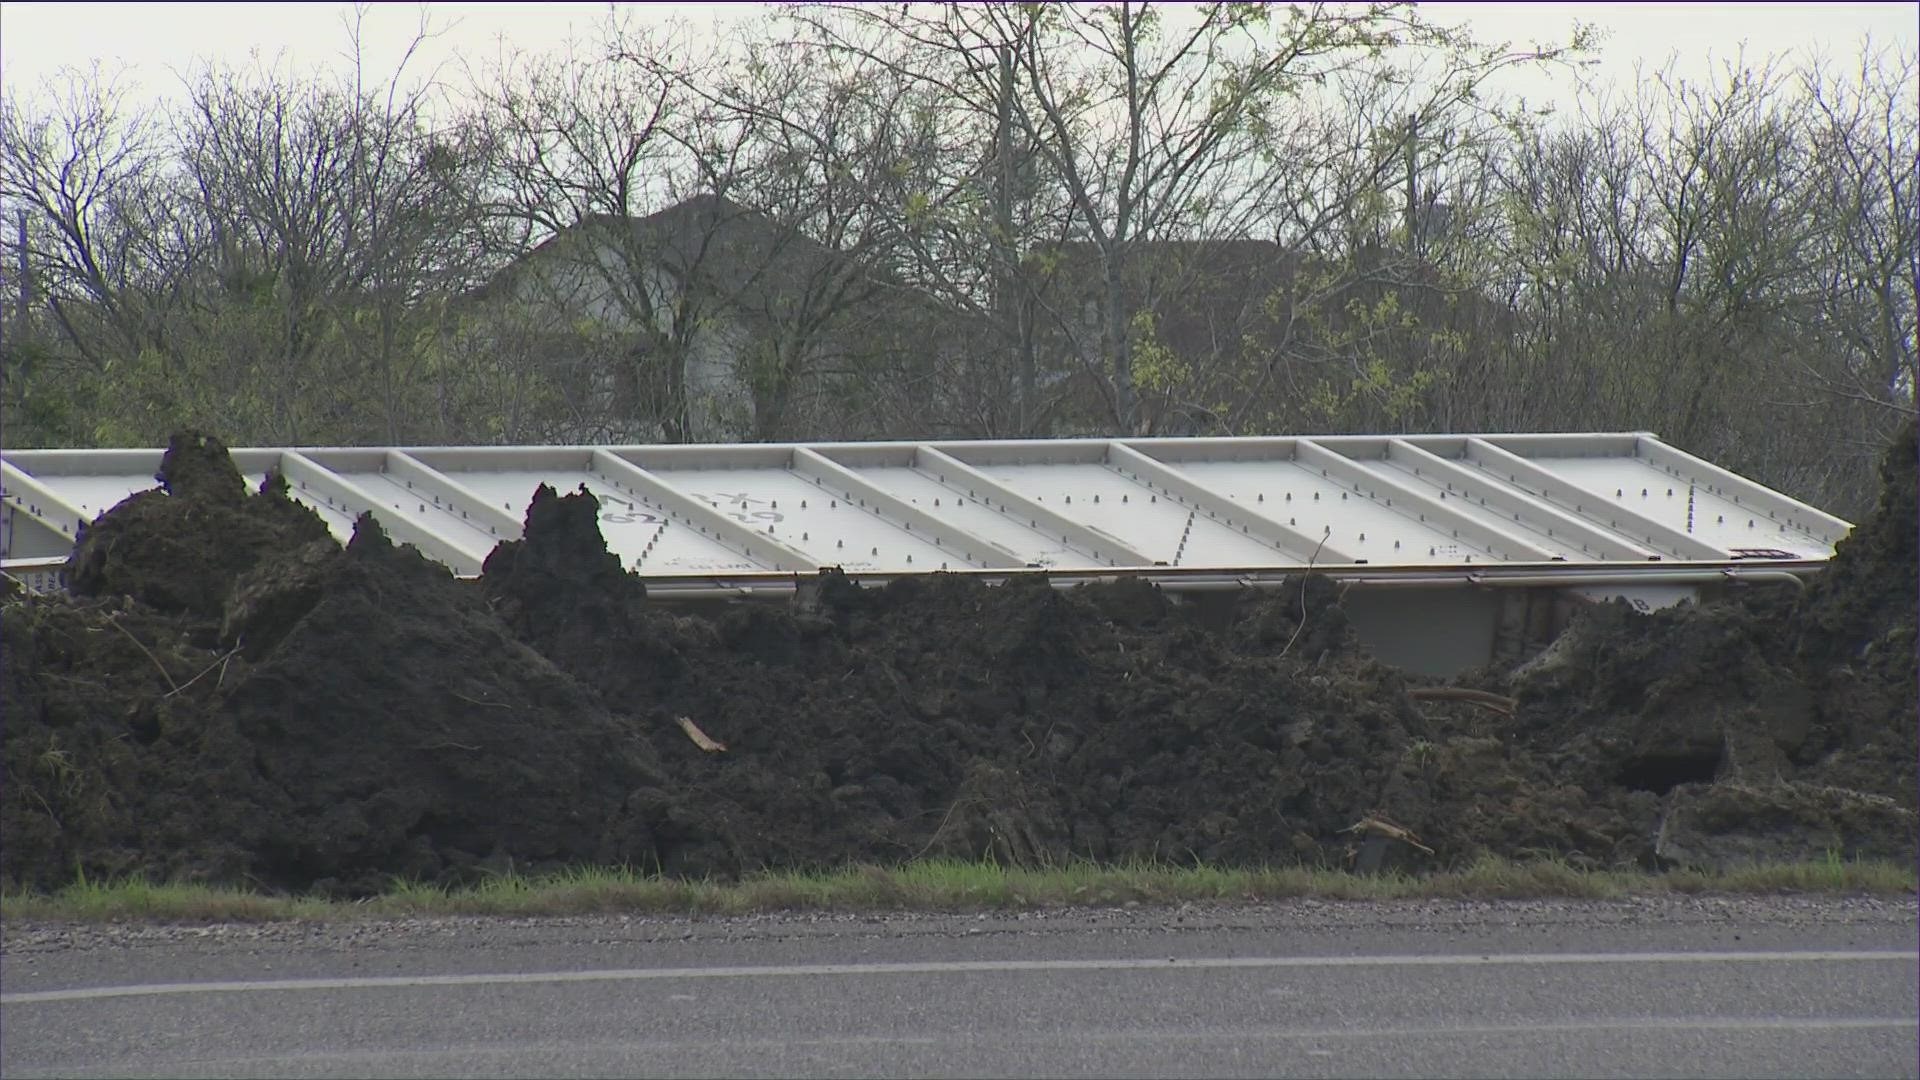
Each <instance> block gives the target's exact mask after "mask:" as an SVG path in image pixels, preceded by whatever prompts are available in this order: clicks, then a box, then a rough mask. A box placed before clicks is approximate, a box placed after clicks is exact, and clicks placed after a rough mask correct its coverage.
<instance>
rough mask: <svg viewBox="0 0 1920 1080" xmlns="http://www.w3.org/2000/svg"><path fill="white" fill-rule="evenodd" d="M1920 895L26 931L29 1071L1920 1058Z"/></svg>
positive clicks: (5, 1001) (1726, 1071) (18, 1023)
mask: <svg viewBox="0 0 1920 1080" xmlns="http://www.w3.org/2000/svg"><path fill="white" fill-rule="evenodd" d="M1917 949H1920V933H1917V932H1916V911H1915V906H1914V904H1913V903H1912V902H1874V901H1863V900H1850V901H1836V900H1825V901H1812V900H1779V899H1776V900H1741V901H1717V900H1698V899H1696V900H1682V901H1657V902H1656V901H1629V902H1619V903H1605V904H1575V903H1540V902H1533V903H1514V904H1484V903H1472V904H1450V903H1418V904H1392V905H1358V904H1355V905H1345V904H1315V903H1305V902H1301V903H1288V904H1272V905H1259V906H1235V907H1218V908H1212V907H1186V908H1181V909H1176V910H1150V909H1134V910H1108V911H1079V912H1054V913H1045V914H1027V915H1022V916H995V917H987V918H976V917H954V916H898V917H888V918H873V917H865V918H856V917H820V916H815V917H806V916H800V917H758V918H744V919H724V920H685V919H680V920H675V919H645V918H629V919H621V918H594V919H571V920H545V921H525V920H513V921H502V920H410V921H404V922H395V923H364V924H354V925H345V926H332V927H318V926H274V927H236V926H228V927H213V928H181V927H159V928H128V927H116V928H106V929H89V928H61V927H22V926H8V927H6V928H5V939H4V943H3V944H0V1073H4V1074H5V1075H6V1076H8V1077H13V1076H20V1077H26V1076H56V1075H57V1076H78V1075H126V1076H138V1075H149V1076H157V1075H169V1076H175V1075H205V1076H256V1075H271V1076H442V1075H461V1076H596V1075H620V1076H636V1075H710V1076H769V1075H770V1076H803V1075H807V1076H845V1075H859V1076H865V1075H930V1076H1000V1075H1005V1076H1030V1075H1048V1076H1053V1075H1057V1076H1180V1075H1217V1076H1234V1075H1238V1076H1332V1075H1359V1076H1450V1075H1459V1076H1515V1077H1518V1076H1526V1077H1534V1076H1647V1075H1660V1076H1873V1077H1879V1076H1917V1075H1920V1066H1917V1065H1916V1044H1917V1042H1920V1007H1917V1006H1916V998H1917V997H1920V963H1917V962H1916V950H1917Z"/></svg>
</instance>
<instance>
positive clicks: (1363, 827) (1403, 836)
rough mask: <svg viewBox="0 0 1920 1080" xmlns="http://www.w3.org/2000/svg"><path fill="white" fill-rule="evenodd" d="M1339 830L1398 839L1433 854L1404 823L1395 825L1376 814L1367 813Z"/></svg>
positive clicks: (1409, 845)
mask: <svg viewBox="0 0 1920 1080" xmlns="http://www.w3.org/2000/svg"><path fill="white" fill-rule="evenodd" d="M1340 831H1341V832H1343V833H1360V834H1363V835H1367V836H1384V837H1386V838H1387V839H1389V840H1398V841H1400V842H1401V843H1403V844H1406V845H1407V846H1408V847H1412V848H1417V849H1419V850H1421V851H1424V852H1426V853H1427V854H1429V855H1431V854H1433V849H1432V848H1430V847H1428V846H1427V845H1425V844H1423V843H1421V842H1420V838H1419V837H1417V836H1415V835H1413V832H1412V831H1411V830H1409V829H1407V828H1406V827H1405V826H1404V825H1396V824H1394V823H1393V822H1392V821H1389V820H1387V819H1386V818H1384V817H1381V816H1379V815H1378V814H1368V815H1367V816H1366V817H1363V818H1361V819H1360V820H1359V821H1356V822H1354V823H1353V824H1351V825H1349V826H1347V827H1346V828H1344V829H1341V830H1340Z"/></svg>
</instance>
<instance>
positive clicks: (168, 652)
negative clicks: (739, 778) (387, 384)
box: [0, 455, 660, 892]
mask: <svg viewBox="0 0 1920 1080" xmlns="http://www.w3.org/2000/svg"><path fill="white" fill-rule="evenodd" d="M171 458H172V455H170V460H171ZM228 468H229V469H231V466H230V465H229V466H228ZM163 472H165V470H163ZM163 500H166V501H163ZM273 502H278V503H279V504H280V505H266V504H269V503H273ZM289 507H291V510H292V511H294V512H297V513H300V514H306V513H308V512H307V511H305V510H304V509H302V508H300V507H298V506H297V505H296V504H292V503H288V502H286V501H285V500H284V499H283V498H282V497H281V496H279V495H276V494H272V493H269V494H263V495H257V496H252V497H246V496H244V494H243V495H242V497H241V498H239V499H238V500H236V499H234V498H233V497H232V495H231V489H230V488H229V487H228V486H227V485H224V484H216V483H207V484H204V485H197V484H196V485H181V484H175V485H174V487H173V490H172V491H171V493H168V494H165V495H161V494H158V493H143V494H142V495H138V496H135V497H134V498H132V499H129V500H128V501H127V502H126V503H123V504H122V505H121V507H119V508H117V509H116V510H114V511H110V512H109V513H108V514H107V515H106V516H105V517H103V518H102V520H101V522H100V523H99V524H98V525H97V526H96V528H95V529H94V530H91V531H90V532H91V534H92V535H93V536H117V537H119V538H120V542H119V544H118V545H116V546H113V547H109V548H105V549H100V548H94V549H90V550H91V551H92V552H94V553H95V554H94V555H93V556H92V557H98V556H99V553H101V552H104V553H105V554H106V556H107V557H106V558H104V559H102V561H101V563H100V564H99V565H100V566H101V568H102V570H103V571H104V572H103V574H102V576H101V577H100V578H98V579H96V581H98V582H109V581H110V582H117V583H119V584H120V586H121V587H122V588H124V589H126V590H127V591H128V592H129V593H135V594H137V595H138V596H140V597H143V598H144V597H158V598H165V599H168V600H174V599H177V598H178V597H180V596H181V595H183V591H182V590H167V589H164V588H158V587H155V586H154V585H153V581H152V579H151V578H149V577H146V576H143V573H142V572H143V571H146V570H149V569H152V568H154V567H155V566H156V565H157V564H156V563H155V562H153V561H152V560H149V559H145V558H136V557H127V556H128V552H129V551H130V549H133V548H137V547H138V546H140V545H142V544H145V543H147V542H148V541H149V540H154V539H158V538H164V539H165V541H166V542H167V543H168V544H169V545H170V549H171V550H175V551H181V552H200V553H203V554H206V553H214V552H220V553H224V554H228V555H232V556H233V562H232V563H230V564H228V565H227V566H225V567H221V568H220V569H222V570H224V571H226V572H225V573H224V574H220V575H217V576H216V574H215V573H213V572H212V571H211V570H203V569H191V570H182V573H183V574H185V575H186V576H190V577H192V578H193V579H194V580H195V585H194V589H193V592H194V595H196V596H197V597H198V598H199V600H200V602H199V603H195V604H176V605H175V606H174V607H172V608H171V609H167V610H163V609H159V608H156V607H154V606H149V604H148V603H145V602H142V601H139V600H134V599H130V598H129V597H127V596H126V595H123V596H121V597H117V598H113V599H96V600H88V599H82V600H67V599H64V598H58V597H47V598H21V599H17V600H15V601H14V602H11V603H8V604H7V605H6V606H5V608H4V609H3V610H0V633H3V634H4V644H5V652H4V660H3V661H0V664H3V666H4V686H5V689H6V693H7V722H6V730H5V748H4V756H5V765H6V769H7V779H8V785H7V790H6V792H5V795H4V797H3V798H0V814H3V815H4V829H5V833H6V836H7V843H6V845H5V847H4V849H0V878H3V879H4V880H5V881H6V882H8V883H9V884H36V885H54V884H58V883H60V882H62V881H65V880H68V879H70V878H71V877H72V876H73V874H74V873H75V872H76V871H80V872H84V873H86V874H88V875H89V876H90V877H94V878H98V877H100V876H102V875H108V874H116V873H123V872H130V871H141V872H147V873H153V874H158V875H165V876H178V877H197V878H207V879H215V880H222V881H242V880H247V881H254V882H258V883H264V884H268V885H275V886H286V887H293V888H310V887H317V888H320V889H322V890H327V891H345V892H361V891H366V890H370V889H377V888H379V887H381V886H383V885H384V884H385V883H386V882H387V881H388V880H390V878H391V876H393V875H402V876H410V877H420V878H425V879H428V880H440V879H447V878H454V877H459V876H461V875H462V874H463V873H466V874H469V875H470V874H471V872H472V871H473V870H474V869H475V868H476V867H478V866H481V865H483V864H484V865H493V866H505V865H517V866H521V867H538V866H548V867H555V866H560V865H564V864H574V863H581V862H601V863H609V862H628V861H631V862H635V863H643V862H644V861H645V860H646V859H647V858H648V857H650V856H651V854H652V852H653V847H654V843H653V840H652V837H651V835H650V834H649V833H648V831H647V824H646V819H645V816H644V815H643V814H641V813H640V812H639V811H638V810H637V809H636V806H637V805H638V800H635V799H634V798H632V796H633V794H634V792H635V791H637V790H641V789H645V788H648V787H650V786H654V785H657V784H658V783H659V782H660V778H659V776H658V774H657V773H656V772H654V771H653V769H652V766H651V763H652V761H653V760H654V756H655V755H654V752H653V750H652V748H651V747H650V746H649V745H648V743H647V740H646V738H645V736H644V734H643V733H641V732H640V731H638V730H636V729H635V728H634V727H633V726H632V725H631V724H626V723H623V722H621V721H618V720H616V719H615V718H613V717H612V716H611V715H609V714H608V713H607V711H606V710H605V708H604V707H603V706H602V705H601V704H600V703H599V701H598V700H597V699H596V697H595V696H594V695H593V694H592V693H591V692H590V691H588V690H586V689H584V688H582V687H580V686H579V685H578V684H576V683H575V682H574V681H573V680H572V679H571V678H569V677H567V676H566V675H564V674H563V673H561V672H560V671H558V670H556V669H555V668H554V667H553V665H551V664H550V663H548V662H547V661H546V660H545V659H543V658H542V657H541V656H539V655H538V654H537V653H535V652H533V651H532V650H530V649H528V648H527V647H526V646H524V645H522V644H520V643H519V642H518V641H516V640H514V639H513V637H512V636H511V635H510V634H509V633H508V632H507V630H506V628H505V627H504V626H502V625H501V624H500V622H499V621H498V620H496V619H494V618H493V617H492V616H491V614H490V613H489V612H488V611H487V610H486V607H485V605H484V603H483V602H482V600H481V598H480V597H479V596H478V595H476V594H475V593H474V591H473V590H472V589H471V588H468V587H465V586H463V585H462V584H461V583H459V582H457V581H455V580H454V579H453V578H452V576H451V575H450V574H449V573H448V572H447V570H446V569H445V568H444V567H441V566H438V565H436V564H433V563H430V562H428V561H427V560H426V559H424V558H423V557H421V556H420V555H419V553H418V552H416V551H414V550H413V549H412V548H402V549H396V548H394V546H393V545H392V544H391V543H390V542H389V541H388V539H387V538H386V536H385V535H384V534H383V533H382V532H381V531H380V529H379V527H378V526H377V525H376V524H375V523H374V522H373V520H372V518H370V517H363V518H362V519H361V520H360V522H359V523H358V525H357V527H356V530H355V533H354V536H353V539H352V541H351V542H350V543H349V544H348V545H347V546H346V548H345V549H344V550H342V548H341V547H340V546H339V545H338V544H336V543H334V542H333V541H332V540H330V539H322V540H316V541H313V542H310V543H305V544H301V545H300V546H298V547H295V548H292V549H290V550H289V549H278V548H276V547H274V546H273V545H274V543H275V539H274V538H277V537H279V536H283V535H284V536H293V537H304V536H309V535H312V534H313V532H314V529H313V528H309V527H305V526H294V527H291V528H287V529H283V530H280V531H279V532H274V531H271V530H268V529H264V528H262V529H257V530H255V531H252V532H248V531H246V530H245V529H244V528H235V523H236V522H254V523H258V522H260V521H262V520H267V521H275V520H287V519H291V518H292V517H294V514H293V513H291V512H289V510H288V508H289ZM309 517H311V515H309ZM312 524H313V525H314V526H316V527H318V526H319V522H318V521H317V519H314V520H313V522H312ZM156 531H159V532H160V534H161V535H160V537H156V536H155V535H154V533H155V532H156ZM320 535H321V536H325V531H324V528H323V527H321V528H320ZM249 541H251V543H252V545H253V546H251V547H245V548H240V547H238V545H239V544H245V543H247V542H249ZM87 557H90V556H89V555H88V553H87V552H81V553H76V556H75V558H76V560H78V559H82V558H87ZM233 566H241V567H251V569H248V570H246V571H245V572H244V573H239V574H234V573H233V572H232V567H233ZM116 575H117V576H116ZM229 578H230V579H231V580H227V579H229ZM100 587H104V585H101V586H100ZM212 596H224V597H226V598H227V599H226V600H225V601H224V602H222V603H221V604H220V605H219V606H217V607H214V608H213V609H212V610H206V608H205V607H204V606H203V605H204V604H205V603H206V602H207V598H208V597H212Z"/></svg>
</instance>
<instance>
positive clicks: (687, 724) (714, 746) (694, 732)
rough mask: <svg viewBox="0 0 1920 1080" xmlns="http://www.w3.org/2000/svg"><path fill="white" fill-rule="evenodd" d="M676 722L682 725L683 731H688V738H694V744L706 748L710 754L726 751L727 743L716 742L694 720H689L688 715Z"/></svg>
mask: <svg viewBox="0 0 1920 1080" xmlns="http://www.w3.org/2000/svg"><path fill="white" fill-rule="evenodd" d="M674 722H675V723H677V724H679V725H680V730H681V731H684V732H686V733H687V738H689V739H692V740H693V745H695V746H697V747H699V748H700V749H702V750H705V751H706V752H707V753H709V754H721V753H725V752H726V749H727V744H726V743H723V742H716V741H715V740H713V739H711V738H709V737H708V736H707V733H706V732H704V731H701V730H700V728H699V726H698V725H696V724H695V723H694V722H693V721H692V720H689V719H687V718H686V717H684V716H682V717H680V718H679V719H678V720H676V721H674Z"/></svg>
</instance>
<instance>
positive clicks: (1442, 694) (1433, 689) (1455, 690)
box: [1407, 686, 1520, 716]
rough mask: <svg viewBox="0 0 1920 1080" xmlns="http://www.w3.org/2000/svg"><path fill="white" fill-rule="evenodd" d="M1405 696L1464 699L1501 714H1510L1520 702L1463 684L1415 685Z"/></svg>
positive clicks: (1416, 698)
mask: <svg viewBox="0 0 1920 1080" xmlns="http://www.w3.org/2000/svg"><path fill="white" fill-rule="evenodd" d="M1407 696H1408V697H1410V698H1412V699H1413V700H1415V701H1464V702H1466V703H1467V704H1469V705H1478V706H1480V707H1481V708H1483V709H1491V710H1492V711H1494V712H1497V713H1499V714H1500V715H1501V716H1512V715H1513V711H1514V710H1515V709H1517V708H1519V707H1520V703H1519V702H1517V701H1515V700H1514V699H1512V698H1510V697H1506V696H1504V695H1502V694H1491V693H1488V692H1487V691H1485V690H1469V689H1467V688H1466V687H1464V686H1416V687H1414V688H1413V689H1411V690H1408V691H1407Z"/></svg>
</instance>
